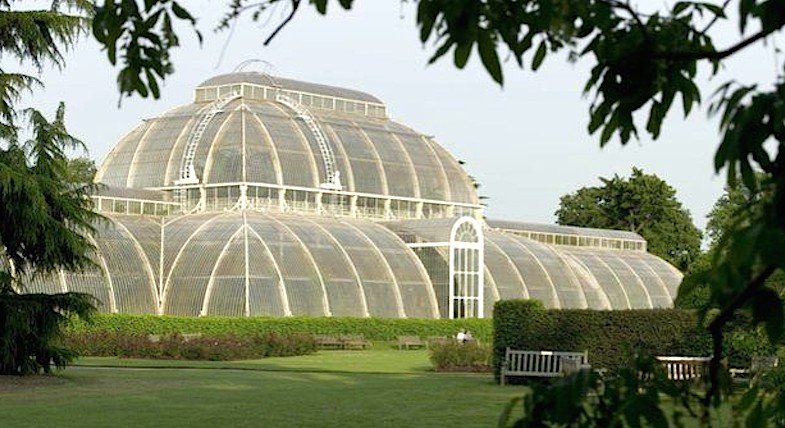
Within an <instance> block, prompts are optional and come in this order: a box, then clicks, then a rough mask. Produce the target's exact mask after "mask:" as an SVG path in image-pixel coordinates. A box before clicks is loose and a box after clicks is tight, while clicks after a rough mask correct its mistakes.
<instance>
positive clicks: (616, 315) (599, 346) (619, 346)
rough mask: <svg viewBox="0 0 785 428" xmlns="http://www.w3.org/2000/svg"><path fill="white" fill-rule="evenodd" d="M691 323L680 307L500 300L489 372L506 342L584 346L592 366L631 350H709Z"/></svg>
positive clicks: (617, 360) (622, 360) (610, 363)
mask: <svg viewBox="0 0 785 428" xmlns="http://www.w3.org/2000/svg"><path fill="white" fill-rule="evenodd" d="M697 324H698V319H697V316H696V315H695V314H694V313H693V312H690V311H683V310H674V309H645V310H644V309H641V310H624V311H596V310H546V309H545V308H544V307H543V306H542V304H540V303H539V302H535V301H530V300H503V301H499V302H497V303H496V305H495V307H494V360H493V366H494V372H495V374H496V376H497V377H498V374H499V369H500V367H501V364H502V362H503V360H504V351H505V348H507V347H510V348H514V349H525V350H553V351H584V350H588V352H589V362H590V363H591V364H592V365H593V366H595V367H603V368H607V369H610V370H617V369H619V368H621V367H625V366H627V365H628V364H629V363H630V361H631V357H632V355H633V354H634V352H641V353H645V354H653V355H684V356H705V355H709V354H710V353H711V351H710V350H711V342H710V338H709V336H708V334H707V333H706V332H704V331H702V330H700V329H699V328H698V326H697Z"/></svg>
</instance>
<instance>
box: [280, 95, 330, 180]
mask: <svg viewBox="0 0 785 428" xmlns="http://www.w3.org/2000/svg"><path fill="white" fill-rule="evenodd" d="M275 101H277V102H279V103H281V104H283V105H285V106H286V107H289V108H290V109H292V110H293V111H294V112H295V113H297V117H298V118H299V119H302V121H303V122H305V125H306V126H307V127H308V130H309V131H311V134H312V135H313V137H314V138H315V139H316V144H317V145H318V146H319V151H320V152H321V154H322V162H323V164H324V173H325V177H326V178H327V180H326V181H325V182H324V183H322V184H320V185H319V187H321V188H323V189H329V190H341V189H342V188H343V186H341V173H340V172H339V171H338V170H337V169H336V167H335V155H334V154H333V149H332V147H330V142H329V140H328V139H327V136H326V135H325V134H324V131H322V128H321V127H320V126H319V124H318V123H317V122H316V119H314V117H313V115H312V114H311V112H309V111H308V109H307V108H305V106H303V105H302V104H300V103H298V102H297V101H295V100H294V99H292V98H290V97H289V96H287V95H286V94H284V93H283V92H281V91H279V92H278V93H276V94H275Z"/></svg>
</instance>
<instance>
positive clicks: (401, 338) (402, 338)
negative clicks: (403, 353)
mask: <svg viewBox="0 0 785 428" xmlns="http://www.w3.org/2000/svg"><path fill="white" fill-rule="evenodd" d="M398 341H399V342H409V343H420V342H422V340H421V339H420V336H398Z"/></svg>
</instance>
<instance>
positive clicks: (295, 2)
mask: <svg viewBox="0 0 785 428" xmlns="http://www.w3.org/2000/svg"><path fill="white" fill-rule="evenodd" d="M299 8H300V0H292V11H291V12H289V15H288V16H287V17H286V18H285V19H284V20H283V21H282V22H281V23H280V24H278V26H277V27H276V28H275V30H273V32H272V34H270V36H269V37H267V39H266V40H265V41H264V45H265V46H267V45H269V44H270V42H272V41H273V39H274V38H275V36H277V35H278V33H280V32H281V30H283V28H284V27H286V25H287V24H289V22H290V21H291V20H292V19H293V18H294V15H295V14H296V13H297V9H299Z"/></svg>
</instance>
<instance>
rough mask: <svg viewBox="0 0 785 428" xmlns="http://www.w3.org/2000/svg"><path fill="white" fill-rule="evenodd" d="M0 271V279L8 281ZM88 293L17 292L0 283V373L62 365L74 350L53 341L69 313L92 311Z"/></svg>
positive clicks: (83, 314) (87, 314) (85, 314)
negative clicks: (1, 285)
mask: <svg viewBox="0 0 785 428" xmlns="http://www.w3.org/2000/svg"><path fill="white" fill-rule="evenodd" d="M10 280H11V278H10V277H9V276H8V275H7V274H2V273H0V282H6V283H7V282H10ZM95 310H96V309H95V305H94V299H93V298H92V296H89V295H86V294H81V293H65V294H54V295H47V294H17V293H15V292H14V291H13V290H11V287H10V286H4V287H0V374H2V375H24V374H31V373H38V372H40V371H44V372H45V373H49V372H50V371H51V370H52V367H53V366H54V367H57V368H62V367H64V366H65V364H66V363H68V362H69V361H71V360H72V359H73V358H74V357H75V356H76V354H75V353H74V352H73V351H71V350H68V349H65V348H62V347H60V346H57V345H56V344H55V341H56V340H57V339H60V336H61V331H62V327H63V326H64V325H65V324H67V323H68V317H69V316H79V317H82V318H83V319H89V317H90V316H91V315H92V314H93V313H94V312H95Z"/></svg>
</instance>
